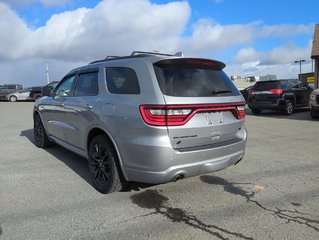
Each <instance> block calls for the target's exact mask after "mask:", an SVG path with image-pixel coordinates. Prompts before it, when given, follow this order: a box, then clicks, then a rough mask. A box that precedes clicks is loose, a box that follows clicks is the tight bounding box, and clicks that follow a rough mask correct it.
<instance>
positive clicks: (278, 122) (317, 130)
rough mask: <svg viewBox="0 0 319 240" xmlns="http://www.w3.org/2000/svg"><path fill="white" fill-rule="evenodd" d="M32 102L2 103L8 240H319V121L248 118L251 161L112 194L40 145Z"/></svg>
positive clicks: (1, 196) (2, 201) (71, 160)
mask: <svg viewBox="0 0 319 240" xmlns="http://www.w3.org/2000/svg"><path fill="white" fill-rule="evenodd" d="M32 106H33V104H32V103H26V102H22V103H5V102H0V114H1V121H0V131H1V132H0V133H1V134H0V146H1V153H0V239H1V240H2V239H41V240H42V239H138V240H139V239H317V238H318V235H319V184H318V183H319V175H318V172H319V157H318V156H319V138H318V136H319V127H318V126H319V121H313V120H311V119H310V116H309V113H308V112H307V111H298V112H297V113H295V114H293V115H292V116H283V115H280V114H278V113H275V112H265V113H264V114H261V115H259V116H253V115H251V114H250V113H249V110H248V111H247V113H248V114H247V117H246V128H247V130H248V132H249V140H248V143H247V152H246V156H245V158H244V160H243V161H242V162H240V163H239V164H238V165H236V166H233V167H230V168H228V169H226V170H223V171H220V172H217V173H211V174H205V175H202V176H198V177H193V178H188V179H184V180H181V181H179V182H176V183H169V184H164V185H157V186H146V185H144V186H143V185H139V184H136V185H134V186H132V190H130V191H126V192H119V193H113V194H110V195H102V194H100V193H98V192H97V191H96V190H95V189H94V188H93V187H92V185H91V181H90V179H89V173H88V166H87V162H86V160H85V159H82V158H80V157H78V156H76V155H74V154H72V153H70V152H68V151H66V150H64V149H63V148H60V147H53V148H51V149H48V150H42V149H38V148H36V147H35V146H34V144H33V135H32V119H31V116H32Z"/></svg>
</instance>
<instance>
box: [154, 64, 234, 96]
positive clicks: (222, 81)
mask: <svg viewBox="0 0 319 240" xmlns="http://www.w3.org/2000/svg"><path fill="white" fill-rule="evenodd" d="M154 70H155V73H156V77H157V80H158V83H159V86H160V89H161V91H162V93H163V94H165V95H168V96H177V97H211V96H233V95H240V93H239V91H238V90H237V88H236V87H235V86H234V85H233V83H232V82H231V80H230V79H229V78H228V77H227V76H226V74H225V73H224V72H223V71H221V70H214V69H209V68H207V67H204V66H203V67H201V66H200V65H199V64H196V65H185V64H184V65H181V64H178V63H177V64H174V63H171V64H166V63H165V64H160V63H157V64H155V65H154Z"/></svg>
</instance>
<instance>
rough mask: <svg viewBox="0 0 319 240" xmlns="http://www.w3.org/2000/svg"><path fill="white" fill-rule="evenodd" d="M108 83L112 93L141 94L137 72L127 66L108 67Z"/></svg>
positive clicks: (106, 69)
mask: <svg viewBox="0 0 319 240" xmlns="http://www.w3.org/2000/svg"><path fill="white" fill-rule="evenodd" d="M105 72H106V84H107V88H108V90H109V92H110V93H116V94H139V93H140V86H139V84H138V80H137V76H136V73H135V72H134V70H133V69H131V68H126V67H107V68H105Z"/></svg>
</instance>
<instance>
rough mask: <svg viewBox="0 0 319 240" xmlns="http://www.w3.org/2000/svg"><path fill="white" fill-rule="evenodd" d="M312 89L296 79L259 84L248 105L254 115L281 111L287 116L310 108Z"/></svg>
mask: <svg viewBox="0 0 319 240" xmlns="http://www.w3.org/2000/svg"><path fill="white" fill-rule="evenodd" d="M311 91H312V88H311V87H310V86H309V85H308V84H307V83H305V82H301V81H299V80H296V79H292V80H291V79H288V80H287V79H283V80H270V81H260V82H257V83H256V84H255V85H254V86H253V87H252V89H250V90H249V93H248V101H247V104H248V106H249V108H250V109H251V111H252V112H253V113H254V114H260V113H261V112H262V110H264V109H272V110H280V111H282V112H284V113H285V114H286V115H290V114H292V113H293V111H294V109H297V108H305V107H308V103H309V96H310V93H311Z"/></svg>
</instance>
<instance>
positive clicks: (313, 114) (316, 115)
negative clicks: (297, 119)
mask: <svg viewBox="0 0 319 240" xmlns="http://www.w3.org/2000/svg"><path fill="white" fill-rule="evenodd" d="M309 112H310V116H311V118H312V119H319V113H318V112H316V111H314V110H313V109H310V110H309Z"/></svg>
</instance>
